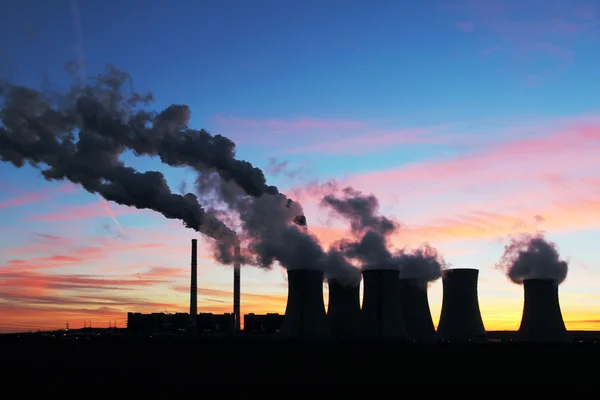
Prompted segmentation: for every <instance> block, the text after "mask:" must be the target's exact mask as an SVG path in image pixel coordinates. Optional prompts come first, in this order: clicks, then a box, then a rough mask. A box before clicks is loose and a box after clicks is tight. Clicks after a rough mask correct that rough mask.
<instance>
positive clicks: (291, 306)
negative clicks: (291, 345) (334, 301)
mask: <svg viewBox="0 0 600 400" xmlns="http://www.w3.org/2000/svg"><path fill="white" fill-rule="evenodd" d="M287 275H288V298H287V305H286V307H285V316H284V319H283V324H282V326H281V335H282V336H284V337H288V338H296V339H321V338H327V337H329V336H330V334H331V331H330V329H329V323H328V321H327V314H326V313H325V302H324V301H323V276H324V273H323V271H319V270H313V269H308V270H291V271H287Z"/></svg>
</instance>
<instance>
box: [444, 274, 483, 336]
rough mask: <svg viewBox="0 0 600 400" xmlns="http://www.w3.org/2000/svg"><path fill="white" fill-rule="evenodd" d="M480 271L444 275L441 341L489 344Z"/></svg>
mask: <svg viewBox="0 0 600 400" xmlns="http://www.w3.org/2000/svg"><path fill="white" fill-rule="evenodd" d="M478 278H479V270H477V269H467V268H456V269H449V270H446V271H444V274H443V277H442V283H443V288H444V296H443V299H442V312H441V314H440V323H439V324H438V330H437V333H438V338H439V339H441V340H443V341H448V342H470V341H474V342H485V341H487V336H486V332H485V327H484V326H483V321H482V319H481V312H480V311H479V299H478V294H477V279H478Z"/></svg>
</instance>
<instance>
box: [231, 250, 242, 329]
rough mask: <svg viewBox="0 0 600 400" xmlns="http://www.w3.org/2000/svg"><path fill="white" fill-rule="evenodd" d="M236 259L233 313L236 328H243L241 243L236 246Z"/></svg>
mask: <svg viewBox="0 0 600 400" xmlns="http://www.w3.org/2000/svg"><path fill="white" fill-rule="evenodd" d="M234 257H235V260H234V262H233V315H234V318H235V330H236V331H239V330H240V329H241V326H240V325H241V316H240V275H241V273H240V272H241V271H240V245H239V244H237V245H236V246H235V255H234Z"/></svg>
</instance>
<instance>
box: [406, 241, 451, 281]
mask: <svg viewBox="0 0 600 400" xmlns="http://www.w3.org/2000/svg"><path fill="white" fill-rule="evenodd" d="M395 259H396V260H397V261H398V266H399V268H400V278H406V279H416V280H419V281H421V282H424V283H425V282H433V281H435V280H437V279H439V278H441V276H442V271H443V270H444V269H446V267H447V264H446V261H445V260H444V258H443V257H442V255H441V254H439V253H438V251H437V250H436V249H435V248H433V247H431V246H429V245H428V244H424V245H422V246H421V247H419V248H417V249H416V250H414V251H411V252H405V251H401V252H399V253H398V254H397V255H396V256H395Z"/></svg>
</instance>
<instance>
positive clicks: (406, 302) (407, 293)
mask: <svg viewBox="0 0 600 400" xmlns="http://www.w3.org/2000/svg"><path fill="white" fill-rule="evenodd" d="M398 286H399V291H400V304H401V306H402V314H403V317H404V323H405V325H406V331H407V333H408V336H409V338H410V339H411V340H412V341H413V342H419V343H432V342H435V341H437V333H436V331H435V326H434V325H433V319H432V318H431V310H430V308H429V298H428V297H427V282H426V281H421V280H418V279H405V278H403V279H398Z"/></svg>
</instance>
